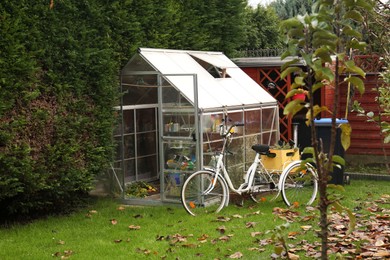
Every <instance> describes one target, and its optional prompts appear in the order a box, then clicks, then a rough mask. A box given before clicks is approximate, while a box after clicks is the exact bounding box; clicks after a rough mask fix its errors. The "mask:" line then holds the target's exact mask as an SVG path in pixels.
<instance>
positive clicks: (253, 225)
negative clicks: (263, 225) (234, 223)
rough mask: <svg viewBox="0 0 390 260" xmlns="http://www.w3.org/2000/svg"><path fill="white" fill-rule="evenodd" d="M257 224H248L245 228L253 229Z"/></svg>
mask: <svg viewBox="0 0 390 260" xmlns="http://www.w3.org/2000/svg"><path fill="white" fill-rule="evenodd" d="M256 224H257V223H256V222H247V223H246V224H245V226H246V228H253V227H255V226H256Z"/></svg>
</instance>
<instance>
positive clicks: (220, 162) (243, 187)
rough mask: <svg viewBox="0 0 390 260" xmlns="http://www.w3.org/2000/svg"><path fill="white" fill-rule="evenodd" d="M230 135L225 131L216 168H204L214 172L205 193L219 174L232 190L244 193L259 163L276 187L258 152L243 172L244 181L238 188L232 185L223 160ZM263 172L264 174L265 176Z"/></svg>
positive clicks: (210, 188)
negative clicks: (213, 176)
mask: <svg viewBox="0 0 390 260" xmlns="http://www.w3.org/2000/svg"><path fill="white" fill-rule="evenodd" d="M230 136H231V133H230V130H229V131H228V132H227V134H226V135H225V138H224V143H223V146H222V151H221V153H220V154H219V156H218V160H217V165H216V169H212V168H205V169H206V170H209V171H212V172H214V173H215V179H214V180H213V182H212V185H211V186H210V187H208V189H206V190H205V193H206V194H207V193H209V192H211V190H212V189H213V188H214V186H215V184H216V183H217V180H218V178H219V177H220V176H223V179H224V181H225V183H226V184H227V185H228V187H229V188H230V189H231V190H232V191H233V192H235V193H238V194H240V195H241V194H242V193H245V192H247V191H249V190H250V189H251V188H252V187H253V183H254V181H253V180H254V177H255V173H256V170H257V168H258V166H259V164H260V165H261V167H262V173H263V174H264V173H265V174H266V176H267V178H268V180H269V181H271V182H272V183H274V184H275V186H276V187H278V186H279V185H277V184H276V183H275V181H274V180H273V178H272V176H271V175H270V173H269V172H268V171H267V169H266V168H265V167H264V165H263V164H262V162H261V159H260V154H259V153H256V156H255V159H254V161H253V163H252V165H251V166H250V167H249V169H248V170H247V172H246V174H245V178H244V182H243V183H241V184H240V186H239V187H238V188H235V187H234V185H233V182H232V180H231V179H230V176H229V173H228V172H227V170H226V167H225V164H224V162H223V159H224V154H225V150H226V146H227V142H228V140H229V137H230ZM221 172H222V173H221ZM265 174H264V176H265ZM279 192H280V191H279Z"/></svg>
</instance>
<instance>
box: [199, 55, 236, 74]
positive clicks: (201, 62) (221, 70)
mask: <svg viewBox="0 0 390 260" xmlns="http://www.w3.org/2000/svg"><path fill="white" fill-rule="evenodd" d="M191 57H192V58H193V59H194V60H195V61H196V62H197V63H198V64H199V65H200V66H202V67H203V68H204V69H205V70H207V71H208V73H210V75H211V76H213V77H214V78H217V79H218V78H230V76H229V74H227V73H226V68H220V67H217V66H214V65H213V64H210V63H208V62H206V61H204V60H201V59H199V58H197V57H194V56H192V55H191Z"/></svg>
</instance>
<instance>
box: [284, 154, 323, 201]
mask: <svg viewBox="0 0 390 260" xmlns="http://www.w3.org/2000/svg"><path fill="white" fill-rule="evenodd" d="M282 178H283V181H282V184H281V190H282V197H283V200H284V202H285V203H286V205H287V206H295V207H297V206H301V205H302V206H303V205H311V204H312V203H313V202H314V200H315V198H316V195H317V188H318V183H317V173H316V172H315V169H314V168H312V167H311V166H310V165H308V167H307V168H306V169H302V168H301V166H300V161H297V162H296V163H295V164H293V165H292V166H291V167H290V168H289V169H288V171H287V172H286V174H285V175H284V176H282Z"/></svg>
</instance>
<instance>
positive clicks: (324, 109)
mask: <svg viewBox="0 0 390 260" xmlns="http://www.w3.org/2000/svg"><path fill="white" fill-rule="evenodd" d="M321 112H329V109H328V107H327V106H321V107H320V106H319V105H314V106H313V116H314V118H315V117H316V116H317V115H318V114H319V113H321ZM306 119H307V120H309V121H310V119H311V117H310V111H307V113H306Z"/></svg>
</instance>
